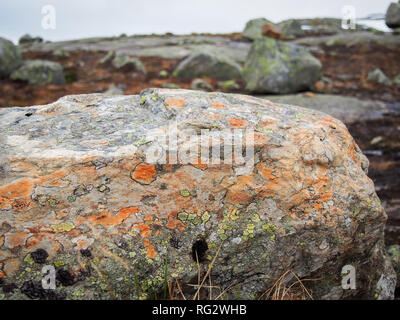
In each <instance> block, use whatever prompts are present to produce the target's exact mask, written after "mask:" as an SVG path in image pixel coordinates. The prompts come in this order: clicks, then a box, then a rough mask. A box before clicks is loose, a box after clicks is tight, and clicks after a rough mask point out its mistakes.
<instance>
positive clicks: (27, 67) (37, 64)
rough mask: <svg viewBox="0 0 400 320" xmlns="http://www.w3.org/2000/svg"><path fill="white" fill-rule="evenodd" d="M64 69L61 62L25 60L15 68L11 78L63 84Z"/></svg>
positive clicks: (39, 82) (32, 82) (30, 82)
mask: <svg viewBox="0 0 400 320" xmlns="http://www.w3.org/2000/svg"><path fill="white" fill-rule="evenodd" d="M63 71H64V69H63V67H62V65H61V64H59V63H57V62H52V61H47V60H25V61H24V63H23V65H22V66H21V67H20V68H18V69H17V70H15V71H14V72H13V73H12V74H11V76H10V78H11V79H12V80H23V81H28V83H29V84H58V85H61V84H65V76H64V73H63Z"/></svg>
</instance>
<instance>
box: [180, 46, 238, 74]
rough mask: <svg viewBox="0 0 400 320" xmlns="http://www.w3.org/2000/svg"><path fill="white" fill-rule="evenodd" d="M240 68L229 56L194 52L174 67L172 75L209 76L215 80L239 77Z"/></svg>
mask: <svg viewBox="0 0 400 320" xmlns="http://www.w3.org/2000/svg"><path fill="white" fill-rule="evenodd" d="M241 73H242V68H241V67H240V65H239V64H237V63H236V62H234V61H233V60H230V59H229V58H227V57H225V56H222V55H218V54H214V53H212V52H200V53H195V54H193V55H191V56H189V57H187V58H186V59H185V60H183V61H182V62H181V63H179V65H178V66H177V67H176V69H175V71H174V76H175V77H178V78H181V79H192V78H197V77H199V78H201V77H211V78H213V79H217V80H231V79H238V78H241Z"/></svg>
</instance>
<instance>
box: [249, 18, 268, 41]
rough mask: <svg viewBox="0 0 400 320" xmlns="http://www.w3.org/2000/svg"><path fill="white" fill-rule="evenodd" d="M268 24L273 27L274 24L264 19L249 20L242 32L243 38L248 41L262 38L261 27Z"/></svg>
mask: <svg viewBox="0 0 400 320" xmlns="http://www.w3.org/2000/svg"><path fill="white" fill-rule="evenodd" d="M266 24H269V25H271V26H273V25H274V24H273V23H272V22H271V21H269V20H267V19H265V18H257V19H253V20H250V21H248V22H247V23H246V26H245V28H244V30H243V32H242V35H243V37H244V38H247V39H249V40H255V39H259V38H262V37H263V27H264V25H266Z"/></svg>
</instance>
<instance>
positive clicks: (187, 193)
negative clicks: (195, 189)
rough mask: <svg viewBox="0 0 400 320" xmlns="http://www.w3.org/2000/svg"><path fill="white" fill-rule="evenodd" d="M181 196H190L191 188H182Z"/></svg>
mask: <svg viewBox="0 0 400 320" xmlns="http://www.w3.org/2000/svg"><path fill="white" fill-rule="evenodd" d="M181 196H182V197H189V196H190V191H189V190H181Z"/></svg>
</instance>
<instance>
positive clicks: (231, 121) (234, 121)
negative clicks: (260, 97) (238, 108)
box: [226, 118, 248, 128]
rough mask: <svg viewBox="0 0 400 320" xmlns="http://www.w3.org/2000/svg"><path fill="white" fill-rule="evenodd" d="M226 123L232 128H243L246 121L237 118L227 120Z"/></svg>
mask: <svg viewBox="0 0 400 320" xmlns="http://www.w3.org/2000/svg"><path fill="white" fill-rule="evenodd" d="M226 121H228V122H229V124H230V125H231V127H233V128H245V127H246V126H247V123H248V122H247V121H246V120H243V119H239V118H228V119H226Z"/></svg>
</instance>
